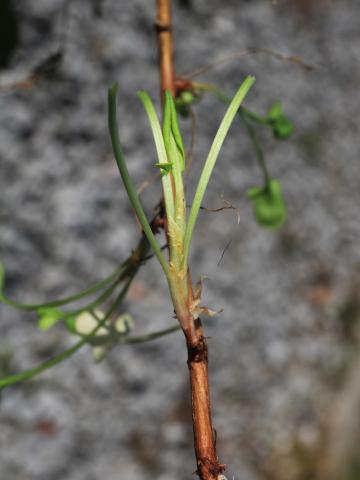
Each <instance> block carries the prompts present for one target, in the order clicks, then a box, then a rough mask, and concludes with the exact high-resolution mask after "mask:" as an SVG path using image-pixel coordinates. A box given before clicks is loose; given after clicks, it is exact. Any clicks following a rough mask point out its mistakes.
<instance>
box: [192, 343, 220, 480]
mask: <svg viewBox="0 0 360 480" xmlns="http://www.w3.org/2000/svg"><path fill="white" fill-rule="evenodd" d="M187 347H188V368H189V373H190V385H191V403H192V417H193V429H194V444H195V454H196V463H197V471H196V473H197V474H198V476H199V478H200V479H201V480H217V478H218V475H220V474H221V473H222V472H223V471H224V470H225V465H222V464H220V463H219V461H218V458H217V455H216V446H215V441H214V435H213V428H212V421H211V408H210V389H209V379H208V348H207V344H206V340H205V338H204V336H203V335H202V334H201V335H200V336H199V337H198V341H197V342H196V343H195V344H194V343H193V342H191V343H190V342H187Z"/></svg>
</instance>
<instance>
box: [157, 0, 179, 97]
mask: <svg viewBox="0 0 360 480" xmlns="http://www.w3.org/2000/svg"><path fill="white" fill-rule="evenodd" d="M156 7H157V15H156V23H155V28H156V33H157V39H158V48H159V68H160V84H161V98H163V96H164V92H165V90H169V91H170V92H171V93H172V95H173V97H175V93H176V90H175V69H174V60H173V40H172V25H171V0H156Z"/></svg>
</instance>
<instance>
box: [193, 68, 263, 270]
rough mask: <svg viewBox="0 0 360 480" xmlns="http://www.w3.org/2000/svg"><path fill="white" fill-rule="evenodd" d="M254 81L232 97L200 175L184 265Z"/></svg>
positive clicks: (247, 79) (242, 86) (249, 80)
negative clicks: (233, 126) (220, 159)
mask: <svg viewBox="0 0 360 480" xmlns="http://www.w3.org/2000/svg"><path fill="white" fill-rule="evenodd" d="M254 82H255V78H254V77H251V76H248V77H247V78H246V79H245V80H244V82H243V84H242V85H241V87H240V88H239V89H238V91H237V92H236V94H235V96H234V98H233V99H232V101H231V103H230V105H229V108H228V109H227V111H226V113H225V116H224V118H223V120H222V122H221V124H220V126H219V129H218V131H217V133H216V136H215V138H214V141H213V143H212V145H211V148H210V151H209V154H208V157H207V159H206V162H205V165H204V168H203V170H202V172H201V175H200V179H199V183H198V186H197V188H196V192H195V195H194V199H193V202H192V206H191V210H190V214H189V219H188V223H187V226H186V231H185V237H184V265H187V262H188V257H189V250H190V242H191V238H192V235H193V231H194V227H195V223H196V220H197V217H198V214H199V210H200V206H201V202H202V200H203V198H204V194H205V191H206V188H207V185H208V183H209V180H210V176H211V173H212V171H213V169H214V167H215V163H216V160H217V158H218V155H219V152H220V149H221V147H222V145H223V143H224V140H225V137H226V134H227V132H228V131H229V128H230V126H231V124H232V122H233V120H234V117H235V115H236V113H237V111H238V109H239V107H240V104H241V103H242V101H243V100H244V98H245V96H246V95H247V93H248V91H249V90H250V88H251V87H252V85H253V84H254Z"/></svg>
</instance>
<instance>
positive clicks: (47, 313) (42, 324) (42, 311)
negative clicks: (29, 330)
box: [37, 307, 64, 330]
mask: <svg viewBox="0 0 360 480" xmlns="http://www.w3.org/2000/svg"><path fill="white" fill-rule="evenodd" d="M37 314H38V317H39V318H38V323H37V326H38V328H39V329H40V330H48V329H49V328H51V327H52V326H54V325H55V324H56V323H57V322H58V321H59V320H61V319H62V318H63V317H64V312H62V311H61V310H59V309H58V308H52V307H41V308H38V310H37Z"/></svg>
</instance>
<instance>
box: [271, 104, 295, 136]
mask: <svg viewBox="0 0 360 480" xmlns="http://www.w3.org/2000/svg"><path fill="white" fill-rule="evenodd" d="M267 121H268V123H269V125H270V126H271V127H272V131H273V134H274V137H275V138H277V139H279V140H285V139H286V138H288V137H289V136H290V135H291V134H292V133H293V132H294V125H293V124H292V123H291V122H290V120H289V119H288V118H287V117H286V116H285V115H284V113H283V110H282V106H281V103H280V102H276V103H274V104H273V105H272V106H271V107H270V109H269V111H268V114H267Z"/></svg>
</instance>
